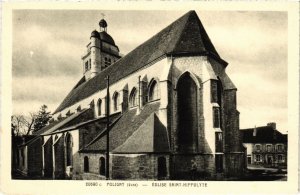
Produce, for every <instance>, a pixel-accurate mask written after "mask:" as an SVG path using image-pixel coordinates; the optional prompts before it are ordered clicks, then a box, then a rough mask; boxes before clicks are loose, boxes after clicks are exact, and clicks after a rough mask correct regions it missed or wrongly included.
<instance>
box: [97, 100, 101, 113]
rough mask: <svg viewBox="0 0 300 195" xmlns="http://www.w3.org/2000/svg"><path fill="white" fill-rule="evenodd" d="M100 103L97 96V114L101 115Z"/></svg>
mask: <svg viewBox="0 0 300 195" xmlns="http://www.w3.org/2000/svg"><path fill="white" fill-rule="evenodd" d="M101 104H102V100H101V99H100V98H99V99H98V102H97V108H98V116H100V115H101Z"/></svg>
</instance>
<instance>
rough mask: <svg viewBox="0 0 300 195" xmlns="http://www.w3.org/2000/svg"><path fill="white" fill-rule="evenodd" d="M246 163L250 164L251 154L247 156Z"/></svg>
mask: <svg viewBox="0 0 300 195" xmlns="http://www.w3.org/2000/svg"><path fill="white" fill-rule="evenodd" d="M247 163H248V164H251V156H247Z"/></svg>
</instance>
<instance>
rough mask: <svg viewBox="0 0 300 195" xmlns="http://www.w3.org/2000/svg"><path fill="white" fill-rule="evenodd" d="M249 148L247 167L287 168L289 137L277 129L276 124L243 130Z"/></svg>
mask: <svg viewBox="0 0 300 195" xmlns="http://www.w3.org/2000/svg"><path fill="white" fill-rule="evenodd" d="M241 132H242V135H243V143H244V145H245V146H246V147H247V165H248V166H251V165H261V166H265V167H284V168H286V166H287V150H288V149H287V135H286V134H282V133H280V132H279V131H278V130H277V129H276V123H268V124H267V126H261V127H255V128H249V129H241Z"/></svg>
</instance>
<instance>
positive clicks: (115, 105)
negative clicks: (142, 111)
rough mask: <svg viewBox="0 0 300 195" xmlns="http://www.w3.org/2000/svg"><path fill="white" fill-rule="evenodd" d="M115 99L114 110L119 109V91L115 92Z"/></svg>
mask: <svg viewBox="0 0 300 195" xmlns="http://www.w3.org/2000/svg"><path fill="white" fill-rule="evenodd" d="M113 101H114V111H117V110H119V93H118V92H115V94H114V96H113Z"/></svg>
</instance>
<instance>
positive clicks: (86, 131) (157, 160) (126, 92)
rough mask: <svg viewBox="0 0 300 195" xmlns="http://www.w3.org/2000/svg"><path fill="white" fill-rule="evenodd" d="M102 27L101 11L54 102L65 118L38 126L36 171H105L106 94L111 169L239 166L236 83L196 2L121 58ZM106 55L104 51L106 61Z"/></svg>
mask: <svg viewBox="0 0 300 195" xmlns="http://www.w3.org/2000/svg"><path fill="white" fill-rule="evenodd" d="M104 26H105V27H104ZM106 28H107V23H106V22H105V21H103V20H101V21H100V30H102V31H101V32H97V31H93V32H92V35H91V43H89V44H88V52H87V54H85V55H84V57H83V58H82V60H83V64H84V66H83V68H84V74H83V77H82V78H81V79H80V81H79V82H78V83H77V84H76V85H75V87H74V88H73V89H72V90H71V92H70V93H69V94H68V95H67V97H66V98H65V99H64V100H63V101H62V103H61V104H60V105H59V106H58V108H57V109H56V111H55V112H54V118H55V119H56V120H61V118H62V117H67V118H66V119H65V120H64V121H65V122H64V123H62V124H61V123H58V124H60V125H56V126H54V127H52V128H50V129H48V130H47V131H43V132H42V133H40V134H39V136H41V137H43V144H42V147H43V174H44V175H45V176H47V177H52V178H64V177H72V178H73V179H105V168H106V165H105V163H106V155H105V154H106V133H107V132H106V131H107V129H106V113H107V110H106V105H105V104H106V102H107V101H106V98H109V102H110V105H109V108H110V126H109V136H110V142H109V146H110V152H109V156H110V164H109V169H110V171H109V172H110V175H109V177H110V178H111V179H130V180H135V179H137V180H140V179H146V180H148V179H150V180H157V179H167V180H171V179H177V180H186V179H187V180H193V179H215V180H217V179H223V178H228V177H239V176H241V175H242V174H243V171H244V168H245V157H244V147H243V145H242V139H241V135H240V131H239V112H238V111H237V109H236V91H237V89H236V87H235V85H234V84H233V83H232V81H231V80H230V78H229V77H228V75H227V74H226V72H225V69H226V66H227V65H228V64H227V62H226V61H224V60H223V59H222V58H221V57H220V56H219V54H218V53H217V51H216V49H215V48H214V46H213V44H212V43H211V41H210V39H209V37H208V35H207V33H206V31H205V29H204V27H203V25H202V23H201V21H200V20H199V18H198V16H197V14H196V12H195V11H190V12H188V13H187V14H185V15H184V16H182V17H181V18H179V19H178V20H176V21H175V22H173V23H172V24H170V25H169V26H167V27H166V28H165V29H163V30H162V31H160V32H159V33H157V34H156V35H154V36H153V37H152V38H150V39H149V40H147V41H146V42H144V43H143V44H141V45H140V46H138V47H137V48H136V49H134V50H133V51H131V52H130V53H129V54H127V55H125V56H124V57H122V58H120V56H119V53H118V52H119V49H118V47H117V46H116V44H115V42H114V40H113V39H112V37H111V36H109V35H108V34H107V32H106ZM101 34H102V35H103V34H104V35H105V36H104V35H103V36H101ZM98 35H99V36H98ZM107 35H108V36H107ZM107 48H110V49H108V50H107ZM104 50H105V52H103V51H104ZM93 55H94V56H93ZM105 57H106V58H107V59H108V58H110V59H111V63H110V64H109V63H107V66H106V65H105V62H107V61H105ZM103 59H104V61H103ZM89 61H91V62H89ZM89 63H90V65H89ZM103 63H104V64H103ZM86 64H87V65H86ZM89 67H90V68H89ZM107 76H109V77H110V86H109V89H110V94H109V96H108V97H107V92H106V80H105V78H106V77H107ZM85 110H88V111H85ZM82 112H86V113H87V112H88V113H90V115H88V117H83V116H82V114H81V113H82ZM68 118H69V119H68ZM70 118H71V119H70ZM66 120H67V121H66Z"/></svg>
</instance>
